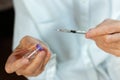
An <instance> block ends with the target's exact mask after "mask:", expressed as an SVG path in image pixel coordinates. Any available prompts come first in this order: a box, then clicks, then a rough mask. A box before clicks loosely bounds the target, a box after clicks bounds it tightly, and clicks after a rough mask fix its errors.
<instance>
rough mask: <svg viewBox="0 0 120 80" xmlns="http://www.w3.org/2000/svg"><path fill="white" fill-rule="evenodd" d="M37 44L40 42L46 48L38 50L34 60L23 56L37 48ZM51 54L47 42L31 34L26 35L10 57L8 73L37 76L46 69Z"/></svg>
mask: <svg viewBox="0 0 120 80" xmlns="http://www.w3.org/2000/svg"><path fill="white" fill-rule="evenodd" d="M36 44H40V45H41V46H42V48H43V49H44V50H42V51H38V52H37V54H36V56H35V57H34V58H33V59H32V60H29V59H28V58H26V57H23V56H24V55H25V54H27V53H28V52H30V51H32V50H33V49H35V45H36ZM50 56H51V54H50V51H49V50H48V48H47V46H46V45H45V44H43V43H42V42H41V41H40V40H37V39H35V38H33V37H31V36H25V37H23V38H22V39H21V41H20V43H19V45H18V46H17V47H16V48H15V50H14V51H13V52H12V54H11V55H10V56H9V57H8V60H7V62H6V65H5V70H6V72H7V73H13V72H16V74H17V75H23V76H25V77H30V76H37V75H39V74H40V73H41V72H43V71H44V68H45V65H46V64H47V62H48V61H49V59H50Z"/></svg>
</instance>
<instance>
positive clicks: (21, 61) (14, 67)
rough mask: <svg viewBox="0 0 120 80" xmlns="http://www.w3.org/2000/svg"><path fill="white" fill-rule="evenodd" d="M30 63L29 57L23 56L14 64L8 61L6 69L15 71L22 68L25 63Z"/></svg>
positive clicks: (11, 71)
mask: <svg viewBox="0 0 120 80" xmlns="http://www.w3.org/2000/svg"><path fill="white" fill-rule="evenodd" d="M28 63H29V61H28V59H25V58H21V59H19V60H17V61H15V62H14V63H12V64H11V63H7V64H6V66H5V70H6V72H7V73H13V72H15V71H16V70H18V69H19V68H21V67H22V66H23V65H26V64H28Z"/></svg>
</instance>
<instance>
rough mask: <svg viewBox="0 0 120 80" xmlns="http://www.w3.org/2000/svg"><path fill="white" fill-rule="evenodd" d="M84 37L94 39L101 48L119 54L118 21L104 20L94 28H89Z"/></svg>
mask: <svg viewBox="0 0 120 80" xmlns="http://www.w3.org/2000/svg"><path fill="white" fill-rule="evenodd" d="M86 38H89V39H92V40H94V41H95V42H96V44H97V46H98V47H99V48H101V49H102V50H104V51H106V52H108V53H111V54H113V55H116V56H120V21H118V20H110V19H108V20H105V21H103V22H102V23H101V24H99V25H98V26H97V27H96V28H94V29H91V30H89V31H88V32H87V33H86Z"/></svg>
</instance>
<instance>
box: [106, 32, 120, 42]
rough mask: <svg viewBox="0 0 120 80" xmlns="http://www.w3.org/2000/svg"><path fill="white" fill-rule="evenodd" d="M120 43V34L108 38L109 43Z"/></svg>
mask: <svg viewBox="0 0 120 80" xmlns="http://www.w3.org/2000/svg"><path fill="white" fill-rule="evenodd" d="M118 41H120V33H115V34H111V35H108V36H107V42H109V43H112V42H118Z"/></svg>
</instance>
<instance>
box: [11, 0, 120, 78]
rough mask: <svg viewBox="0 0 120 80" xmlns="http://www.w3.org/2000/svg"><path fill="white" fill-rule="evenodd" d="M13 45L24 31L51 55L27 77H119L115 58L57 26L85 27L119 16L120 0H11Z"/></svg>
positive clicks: (118, 67) (77, 35) (82, 28)
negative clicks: (42, 68) (41, 68)
mask: <svg viewBox="0 0 120 80" xmlns="http://www.w3.org/2000/svg"><path fill="white" fill-rule="evenodd" d="M14 6H15V13H16V17H15V32H14V45H13V49H14V48H15V47H16V46H17V45H18V43H19V41H20V39H21V38H22V37H23V36H25V35H31V36H33V37H35V38H38V39H40V40H42V41H43V42H45V43H46V44H47V45H48V46H49V48H50V50H51V52H52V58H51V60H50V61H49V63H48V64H47V66H46V69H45V71H44V72H43V73H42V74H40V75H39V76H37V77H29V78H28V79H29V80H120V76H119V74H120V70H119V69H120V64H117V67H116V66H114V65H112V64H114V63H115V62H116V61H117V62H118V61H119V58H116V57H114V56H112V55H109V54H107V53H105V52H104V51H102V50H101V49H99V48H98V47H97V46H96V44H95V43H94V42H93V41H91V40H88V39H86V38H85V37H84V35H80V34H71V33H62V32H57V31H56V29H58V28H66V29H80V30H88V29H90V28H91V27H95V26H96V25H98V24H99V23H100V22H102V21H103V20H104V19H107V18H111V19H117V18H118V17H119V16H120V0H14Z"/></svg>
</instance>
